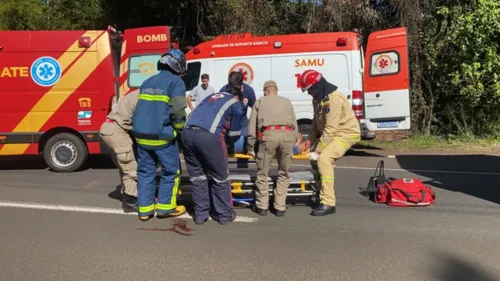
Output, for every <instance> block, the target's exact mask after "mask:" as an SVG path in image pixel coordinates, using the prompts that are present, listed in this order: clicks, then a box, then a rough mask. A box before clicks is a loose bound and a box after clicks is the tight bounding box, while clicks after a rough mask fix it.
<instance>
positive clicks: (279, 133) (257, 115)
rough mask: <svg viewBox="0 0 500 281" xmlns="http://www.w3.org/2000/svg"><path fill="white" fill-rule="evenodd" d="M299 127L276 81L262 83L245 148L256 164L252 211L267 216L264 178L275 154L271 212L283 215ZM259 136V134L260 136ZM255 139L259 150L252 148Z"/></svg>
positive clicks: (266, 187)
mask: <svg viewBox="0 0 500 281" xmlns="http://www.w3.org/2000/svg"><path fill="white" fill-rule="evenodd" d="M297 130H298V126H297V120H296V117H295V113H294V110H293V105H292V102H291V101H290V100H289V99H287V98H284V97H280V96H278V86H277V84H276V82H275V81H272V80H270V81H267V82H265V83H264V96H263V97H261V98H260V99H259V100H258V101H257V102H256V103H255V105H254V107H253V109H252V113H251V115H250V123H249V126H248V143H247V151H248V153H249V154H250V155H252V156H253V157H254V158H256V159H255V161H256V164H257V180H256V183H255V185H256V206H255V208H254V211H255V212H256V213H257V214H259V215H266V214H267V210H268V204H269V184H268V181H267V178H268V172H269V168H270V167H271V162H272V161H273V159H274V158H275V156H277V160H278V180H277V186H276V188H275V189H274V211H275V215H276V216H279V217H281V216H284V215H285V211H286V197H287V191H288V186H289V181H290V175H289V171H290V168H291V167H292V155H293V146H294V144H295V143H296V142H297V138H298V132H297ZM260 136H261V137H260ZM256 139H258V142H259V144H258V152H257V157H255V151H254V149H255V147H256V142H257V140H256Z"/></svg>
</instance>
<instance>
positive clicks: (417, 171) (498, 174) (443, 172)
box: [230, 162, 500, 176]
mask: <svg viewBox="0 0 500 281" xmlns="http://www.w3.org/2000/svg"><path fill="white" fill-rule="evenodd" d="M230 164H236V163H230ZM248 164H252V165H256V164H255V162H250V163H248ZM271 166H278V164H277V163H273V164H271ZM292 167H309V168H311V165H307V164H293V165H292ZM334 167H335V168H337V169H346V170H371V171H375V168H370V167H357V166H334ZM235 169H238V168H235ZM384 170H386V171H393V172H410V173H431V174H458V175H460V174H462V175H478V176H479V175H481V176H500V173H493V172H470V171H446V170H420V169H396V168H384Z"/></svg>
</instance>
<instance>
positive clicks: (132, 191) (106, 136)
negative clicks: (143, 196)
mask: <svg viewBox="0 0 500 281" xmlns="http://www.w3.org/2000/svg"><path fill="white" fill-rule="evenodd" d="M99 135H100V137H101V139H102V140H103V142H104V143H105V144H106V145H107V146H108V147H109V148H111V149H112V150H113V151H114V152H115V155H112V158H114V157H113V156H115V157H116V159H113V162H115V164H118V165H117V166H118V168H119V170H120V177H121V180H122V187H123V189H122V192H123V193H126V194H127V195H130V196H134V197H137V158H136V155H135V152H134V142H133V141H132V139H131V138H130V135H129V134H128V132H127V131H125V130H123V129H122V128H121V127H120V126H118V125H117V124H116V123H108V122H104V123H103V124H102V126H101V130H100V132H99Z"/></svg>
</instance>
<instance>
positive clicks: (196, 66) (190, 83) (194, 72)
mask: <svg viewBox="0 0 500 281" xmlns="http://www.w3.org/2000/svg"><path fill="white" fill-rule="evenodd" d="M200 72H201V62H199V61H196V62H190V63H188V66H187V71H186V75H184V76H183V77H182V80H184V84H186V91H191V90H192V89H193V88H194V87H196V86H198V82H199V81H200Z"/></svg>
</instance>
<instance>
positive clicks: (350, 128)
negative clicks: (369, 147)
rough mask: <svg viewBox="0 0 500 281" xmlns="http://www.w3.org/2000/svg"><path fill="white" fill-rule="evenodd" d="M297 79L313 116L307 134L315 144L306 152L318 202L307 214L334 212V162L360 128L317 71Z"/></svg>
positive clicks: (356, 138)
mask: <svg viewBox="0 0 500 281" xmlns="http://www.w3.org/2000/svg"><path fill="white" fill-rule="evenodd" d="M300 81H301V84H302V91H307V92H308V94H309V95H311V96H312V97H313V106H314V118H313V121H312V126H311V130H310V131H309V137H308V138H309V140H310V141H311V143H315V145H313V146H312V147H311V153H309V155H310V157H311V159H312V160H313V161H317V162H318V169H319V173H320V176H321V189H320V194H319V197H320V204H319V206H318V207H317V208H315V209H314V210H313V211H312V212H311V215H313V216H325V215H328V214H334V213H335V212H336V210H335V205H336V199H335V189H334V172H333V166H334V163H335V161H336V160H337V159H339V158H341V157H342V156H344V154H345V153H346V152H347V151H348V150H349V149H350V148H351V147H352V146H353V145H354V144H355V143H357V142H358V141H359V140H360V134H361V130H360V127H359V122H358V120H357V118H356V116H355V115H354V111H353V110H352V107H351V105H350V104H349V100H347V98H346V97H345V95H344V94H343V93H341V92H339V91H337V86H335V85H333V84H331V83H328V81H326V79H325V78H324V77H323V76H322V75H321V73H319V72H317V71H315V70H306V71H304V72H303V73H302V75H301V77H300Z"/></svg>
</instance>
